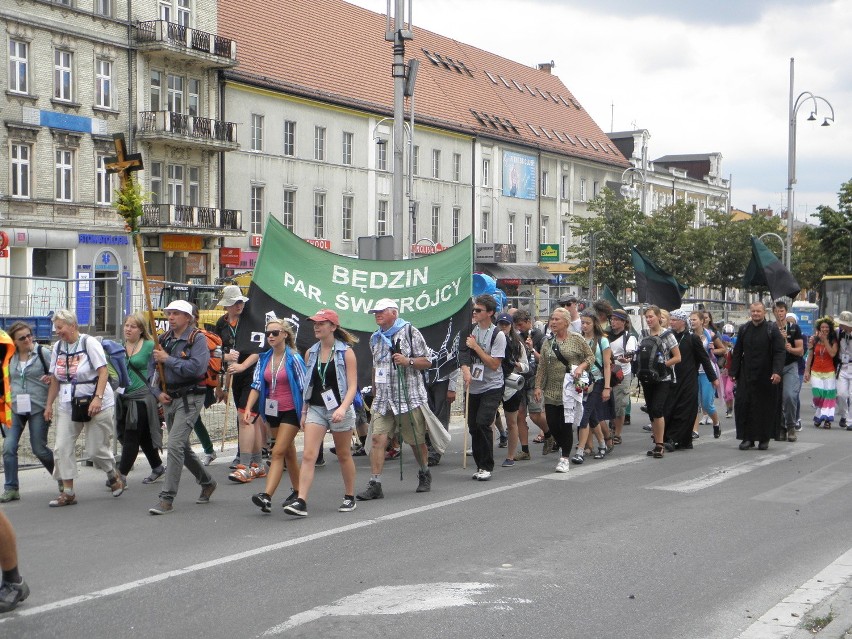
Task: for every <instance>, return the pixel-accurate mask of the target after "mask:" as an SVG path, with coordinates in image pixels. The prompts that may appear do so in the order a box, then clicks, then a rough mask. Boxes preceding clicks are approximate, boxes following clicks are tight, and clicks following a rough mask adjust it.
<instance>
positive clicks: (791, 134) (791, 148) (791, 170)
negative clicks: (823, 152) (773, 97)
mask: <svg viewBox="0 0 852 639" xmlns="http://www.w3.org/2000/svg"><path fill="white" fill-rule="evenodd" d="M795 63H796V61H795V58H790V108H789V116H790V119H789V129H788V138H787V246H786V252H785V256H786V260H785V261H786V266H787V269H788V270H789V269H790V264H791V263H792V262H791V258H792V248H793V217H794V213H795V211H794V207H795V203H794V200H793V184H795V183H796V112H795V105H794V100H793V73H794V68H795Z"/></svg>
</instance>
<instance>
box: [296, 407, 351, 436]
mask: <svg viewBox="0 0 852 639" xmlns="http://www.w3.org/2000/svg"><path fill="white" fill-rule="evenodd" d="M335 410H337V409H336V408H335V409H334V410H329V409H327V408H326V407H325V406H314V405H313V404H308V416H307V417H306V418H305V423H306V424H318V425H320V426H325V428H326V430H330V431H331V432H333V433H345V432H347V431H350V430H354V428H355V409H354V408H353V407H352V406H350V407H349V408H347V409H346V414H345V415H344V416H343V419H342V420H341V421H339V422H337V423H334V422H332V421H331V416H332V415H334V411H335Z"/></svg>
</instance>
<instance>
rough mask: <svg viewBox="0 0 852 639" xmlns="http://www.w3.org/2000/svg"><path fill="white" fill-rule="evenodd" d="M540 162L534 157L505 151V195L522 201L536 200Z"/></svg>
mask: <svg viewBox="0 0 852 639" xmlns="http://www.w3.org/2000/svg"><path fill="white" fill-rule="evenodd" d="M537 183H538V160H537V159H536V157H535V156H534V155H524V154H523V153H515V152H514V151H503V195H504V196H505V197H516V198H520V199H522V200H534V199H536V195H537V190H536V184H537Z"/></svg>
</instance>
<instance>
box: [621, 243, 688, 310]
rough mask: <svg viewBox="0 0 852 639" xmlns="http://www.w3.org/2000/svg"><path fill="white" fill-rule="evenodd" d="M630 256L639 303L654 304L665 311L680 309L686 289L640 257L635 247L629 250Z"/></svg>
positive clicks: (650, 262) (647, 260) (672, 277)
mask: <svg viewBox="0 0 852 639" xmlns="http://www.w3.org/2000/svg"><path fill="white" fill-rule="evenodd" d="M631 255H632V257H633V269H634V271H635V274H636V290H637V291H638V293H639V301H640V302H642V303H647V304H656V305H657V306H659V307H660V308H663V309H665V310H667V311H673V310H675V309H676V308H680V305H681V300H682V299H683V294H684V292H686V288H687V287H686V286H684V285H683V284H680V283H679V282H678V281H677V280H676V279H675V278H674V276H672V275H671V274H670V273H666V272H665V271H664V270H663V269H661V268H660V267H659V266H657V265H656V264H654V263H653V262H652V261H651V260H649V259H648V258H647V257H645V256H644V255H642V253H640V252H639V250H638V249H637V248H636V247H635V246H634V247H633V248H632V249H631Z"/></svg>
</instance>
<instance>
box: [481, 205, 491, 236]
mask: <svg viewBox="0 0 852 639" xmlns="http://www.w3.org/2000/svg"><path fill="white" fill-rule="evenodd" d="M490 219H491V213H490V212H489V211H483V212H482V228H481V229H480V240H479V241H480V242H488V223H489V221H490Z"/></svg>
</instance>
